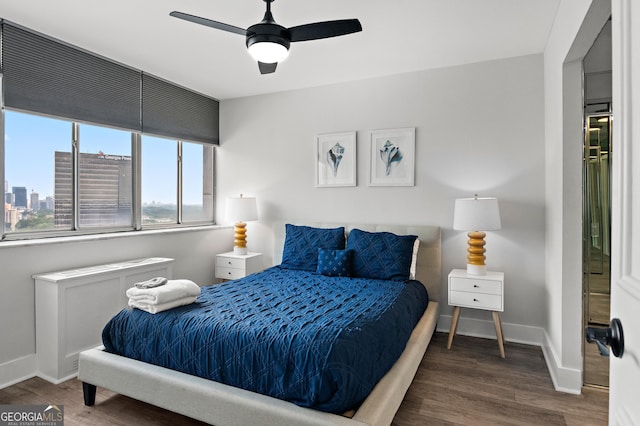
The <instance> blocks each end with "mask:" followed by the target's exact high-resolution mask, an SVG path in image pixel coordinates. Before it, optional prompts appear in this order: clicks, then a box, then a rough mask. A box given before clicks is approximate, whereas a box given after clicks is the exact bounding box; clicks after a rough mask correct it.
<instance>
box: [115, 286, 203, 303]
mask: <svg viewBox="0 0 640 426" xmlns="http://www.w3.org/2000/svg"><path fill="white" fill-rule="evenodd" d="M199 295H200V287H199V286H198V284H196V283H194V282H193V281H189V280H168V281H167V283H166V284H165V285H162V286H160V287H154V288H137V287H131V288H130V289H128V290H127V297H129V299H130V300H133V301H135V302H142V303H145V304H156V305H160V304H163V303H167V302H172V301H174V300H177V299H183V298H185V297H197V296H199Z"/></svg>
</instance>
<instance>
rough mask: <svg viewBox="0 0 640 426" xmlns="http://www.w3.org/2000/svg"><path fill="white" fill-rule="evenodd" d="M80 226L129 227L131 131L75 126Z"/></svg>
mask: <svg viewBox="0 0 640 426" xmlns="http://www.w3.org/2000/svg"><path fill="white" fill-rule="evenodd" d="M78 142H79V143H78V145H79V147H80V148H79V155H78V175H79V176H78V201H79V220H78V225H79V226H80V228H84V227H105V226H132V224H133V218H132V211H133V210H132V206H133V204H132V203H133V181H132V177H133V172H132V170H133V168H132V162H131V133H130V132H125V131H122V130H115V129H109V128H105V127H98V126H91V125H88V124H81V125H79V126H78Z"/></svg>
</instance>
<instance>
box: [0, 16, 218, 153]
mask: <svg viewBox="0 0 640 426" xmlns="http://www.w3.org/2000/svg"><path fill="white" fill-rule="evenodd" d="M1 22H2V33H1V34H0V43H1V49H0V52H1V55H0V70H1V71H2V73H3V76H4V77H3V87H4V104H5V106H7V107H10V108H15V109H19V110H24V111H30V112H36V113H42V114H47V115H52V116H56V117H61V118H67V119H70V120H76V121H86V122H89V123H95V124H102V125H107V126H112V127H118V128H123V129H129V130H132V131H136V132H144V133H150V134H154V135H157V136H165V137H169V138H173V139H179V140H185V141H192V142H204V143H212V144H218V143H219V102H218V101H217V100H215V99H212V98H209V97H206V96H203V95H201V94H198V93H195V92H192V91H190V90H187V89H185V88H183V87H180V86H177V85H174V84H171V83H169V82H166V81H163V80H160V79H158V78H155V77H152V76H150V75H148V74H143V73H142V72H140V71H138V70H135V69H132V68H129V67H126V66H123V65H120V64H118V63H115V62H113V61H110V60H108V59H105V58H102V57H99V56H97V55H93V54H91V53H89V52H86V51H84V50H80V49H77V48H74V47H72V46H70V45H68V44H65V43H62V42H58V41H56V40H53V39H50V38H47V37H44V36H42V35H40V34H37V33H35V32H32V31H29V30H28V29H25V28H22V27H19V26H17V25H13V24H11V23H9V22H6V21H1Z"/></svg>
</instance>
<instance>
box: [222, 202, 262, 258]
mask: <svg viewBox="0 0 640 426" xmlns="http://www.w3.org/2000/svg"><path fill="white" fill-rule="evenodd" d="M226 216H227V219H230V220H235V221H236V223H235V225H234V226H235V228H234V235H233V238H234V240H233V253H234V254H247V224H246V222H249V221H252V220H258V208H257V206H256V199H255V198H253V197H243V196H242V194H240V197H237V198H236V197H232V198H229V199H227V210H226Z"/></svg>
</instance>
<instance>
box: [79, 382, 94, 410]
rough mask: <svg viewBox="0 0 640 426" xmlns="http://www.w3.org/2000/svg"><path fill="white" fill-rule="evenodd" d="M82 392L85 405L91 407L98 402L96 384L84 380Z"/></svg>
mask: <svg viewBox="0 0 640 426" xmlns="http://www.w3.org/2000/svg"><path fill="white" fill-rule="evenodd" d="M82 393H83V395H84V405H86V406H88V407H91V406H93V405H94V404H95V403H96V386H95V385H91V384H89V383H86V382H82Z"/></svg>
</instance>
